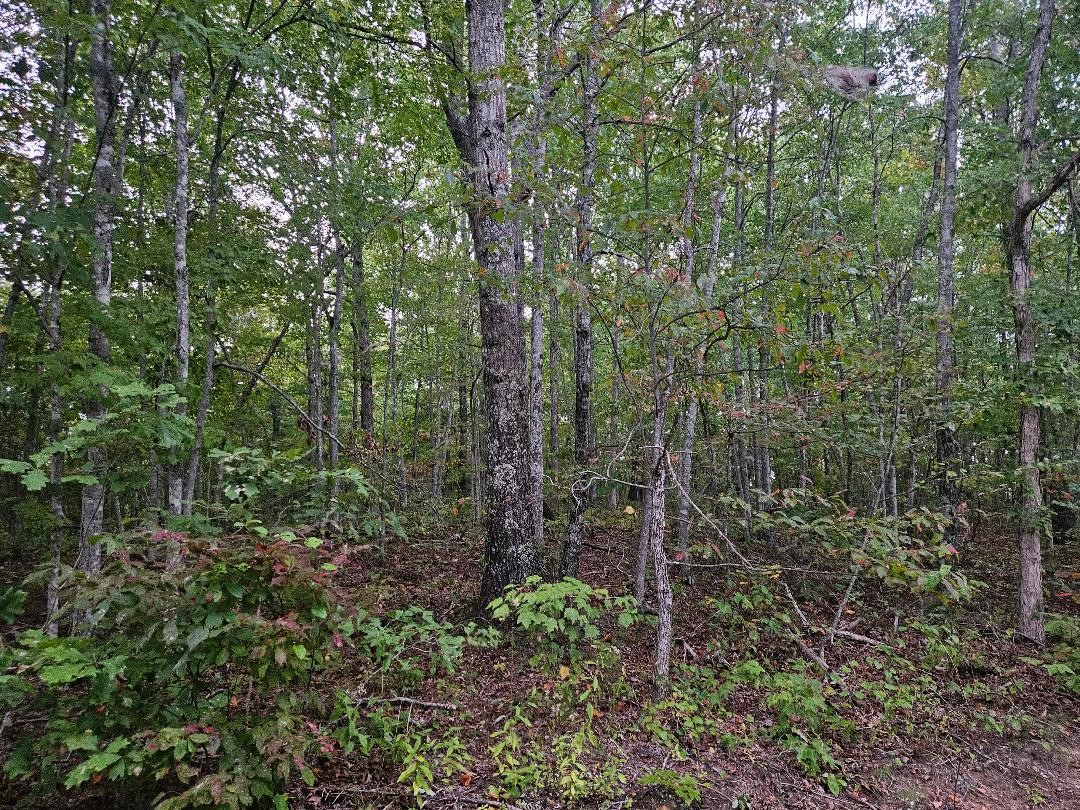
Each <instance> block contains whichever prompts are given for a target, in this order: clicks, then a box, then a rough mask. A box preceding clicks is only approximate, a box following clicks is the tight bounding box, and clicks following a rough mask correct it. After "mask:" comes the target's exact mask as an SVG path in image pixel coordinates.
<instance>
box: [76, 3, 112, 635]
mask: <svg viewBox="0 0 1080 810" xmlns="http://www.w3.org/2000/svg"><path fill="white" fill-rule="evenodd" d="M90 11H91V14H92V16H93V20H94V21H93V24H92V25H91V28H90V85H91V90H92V96H93V102H94V134H95V158H94V166H93V182H94V218H93V233H94V249H93V255H92V258H91V269H90V294H91V296H92V297H93V299H94V314H93V316H92V317H91V319H90V336H89V347H90V353H91V354H92V355H93V356H94V357H95V359H96V360H97V361H98V362H99V363H102V364H106V363H108V362H109V357H110V347H109V337H108V335H107V334H106V333H105V328H104V324H103V322H104V320H105V319H106V318H107V317H108V311H109V304H110V301H111V298H112V260H113V216H114V213H115V202H114V200H115V197H116V193H117V191H118V188H117V167H116V166H115V165H114V161H115V158H116V107H117V103H116V76H115V75H114V73H113V63H112V45H111V43H110V41H109V28H110V23H111V20H110V17H111V15H112V2H111V0H91V4H90ZM105 396H106V391H105V390H104V388H103V389H102V390H100V391H99V392H98V394H97V395H96V396H93V395H92V396H90V397H89V398H88V399H87V402H86V405H85V412H86V417H87V419H88V420H90V421H94V422H97V421H100V420H101V419H102V417H104V416H105ZM86 456H87V467H88V473H89V474H90V475H92V476H93V477H94V478H95V479H96V480H95V482H94V483H93V484H86V485H85V486H84V487H83V491H82V504H81V518H80V522H79V556H78V559H77V561H76V563H75V567H76V568H77V569H78V570H80V571H82V572H84V573H85V574H87V575H90V576H92V575H94V574H97V573H98V571H99V570H100V569H101V546H100V545H99V544H98V541H97V538H98V536H99V535H100V534H101V531H102V526H103V522H104V515H105V480H104V479H105V472H106V454H105V448H103V447H100V446H93V447H90V448H89V449H88V450H87V452H86ZM88 618H89V617H88V616H82V617H75V623H76V624H80V623H84V622H85V621H87V620H88Z"/></svg>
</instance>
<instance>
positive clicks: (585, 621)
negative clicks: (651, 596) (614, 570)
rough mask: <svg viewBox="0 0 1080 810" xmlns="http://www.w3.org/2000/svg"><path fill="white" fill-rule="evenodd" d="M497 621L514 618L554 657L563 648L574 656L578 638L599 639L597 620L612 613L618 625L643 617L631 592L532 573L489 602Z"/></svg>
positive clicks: (571, 578) (515, 621)
mask: <svg viewBox="0 0 1080 810" xmlns="http://www.w3.org/2000/svg"><path fill="white" fill-rule="evenodd" d="M488 608H489V610H490V611H491V616H492V618H494V619H497V620H509V619H511V618H512V619H513V622H514V624H516V625H517V626H518V627H520V628H522V629H523V630H524V631H525V633H526V635H527V636H528V637H529V638H530V639H531V640H532V641H534V642H535V643H536V644H538V645H540V646H541V648H542V649H543V650H545V651H547V652H549V653H551V654H553V655H554V656H555V657H558V656H559V654H560V653H561V652H562V651H566V652H567V653H568V654H570V655H571V656H573V655H574V654H575V653H576V652H577V645H578V643H579V642H582V641H585V642H595V641H597V640H598V639H599V638H600V627H599V626H598V622H599V621H600V618H601V616H603V615H605V614H609V615H610V614H614V615H615V618H616V621H617V623H618V625H619V626H620V627H630V626H631V625H632V624H634V623H635V622H636V621H638V620H639V619H640V618H641V613H640V611H639V610H638V606H637V602H636V600H635V599H634V598H633V597H632V596H612V595H611V594H609V593H608V591H607V589H606V588H593V587H591V586H589V585H586V584H585V583H584V582H582V581H581V580H579V579H574V578H573V577H565V578H564V579H561V580H559V581H558V582H542V581H541V580H540V577H537V576H532V577H529V578H528V579H527V580H525V582H524V584H522V585H510V586H509V587H507V589H506V591H505V593H503V595H502V596H500V597H497V598H495V599H493V600H492V601H491V604H490V605H488Z"/></svg>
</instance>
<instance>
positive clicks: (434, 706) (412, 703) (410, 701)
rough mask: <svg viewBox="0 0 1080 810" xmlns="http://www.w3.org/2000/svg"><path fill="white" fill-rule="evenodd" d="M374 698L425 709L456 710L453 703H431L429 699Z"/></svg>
mask: <svg viewBox="0 0 1080 810" xmlns="http://www.w3.org/2000/svg"><path fill="white" fill-rule="evenodd" d="M374 700H381V701H383V702H384V703H405V704H407V705H409V706H422V707H423V708H425V709H446V710H447V711H452V712H456V711H457V710H458V707H457V704H455V703H433V702H432V701H429V700H417V699H416V698H410V697H396V696H395V697H388V698H374Z"/></svg>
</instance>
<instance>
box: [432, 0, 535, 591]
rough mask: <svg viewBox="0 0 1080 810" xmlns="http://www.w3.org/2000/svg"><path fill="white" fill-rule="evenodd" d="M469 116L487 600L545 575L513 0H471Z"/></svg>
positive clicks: (466, 146) (458, 139) (457, 130)
mask: <svg viewBox="0 0 1080 810" xmlns="http://www.w3.org/2000/svg"><path fill="white" fill-rule="evenodd" d="M466 22H467V25H468V34H469V71H470V74H471V77H472V85H471V89H470V93H469V117H468V120H467V122H465V121H462V120H461V118H460V116H459V114H458V113H457V112H456V110H455V109H454V108H452V107H451V106H450V105H449V104H447V105H445V106H444V111H445V112H446V116H447V123H448V125H449V126H450V130H451V134H452V135H453V136H454V142H455V144H456V145H457V146H458V150H459V152H460V154H461V158H462V160H463V161H464V162H465V164H466V165H467V166H468V167H469V168H470V171H471V173H472V190H473V198H474V199H473V202H472V204H471V206H470V210H469V224H470V226H471V229H472V235H473V249H474V252H475V255H476V260H477V263H478V265H479V278H480V280H479V298H480V337H481V367H482V376H483V381H484V407H485V410H486V417H487V461H488V465H487V466H488V469H487V491H486V493H485V496H486V501H487V504H486V505H487V520H486V523H487V525H486V529H487V539H486V543H485V548H484V571H483V577H482V581H481V586H480V601H481V605H482V606H483V605H486V604H487V602H488V601H490V600H491V599H493V598H494V597H496V596H498V595H499V594H500V593H502V591H503V589H504V588H505V587H506V586H507V585H509V584H511V583H515V582H521V581H523V580H524V579H525V578H526V577H529V576H532V575H534V574H539V573H540V559H539V554H538V549H537V546H536V538H535V534H534V532H533V525H532V516H531V512H530V509H529V464H528V451H529V435H528V419H527V412H526V377H525V342H524V335H523V332H522V318H521V311H520V309H519V308H518V303H517V299H518V296H517V283H518V274H517V268H516V266H515V261H514V232H515V228H517V227H520V223H519V222H517V221H514V220H512V219H510V218H508V217H502V216H499V217H496V216H494V214H495V213H496V212H497V211H500V210H502V209H504V208H505V206H506V203H507V202H508V200H509V192H510V161H509V153H508V146H509V144H508V142H507V135H508V132H507V119H506V85H505V83H504V80H503V78H502V77H501V75H500V71H501V68H502V67H503V65H504V64H505V61H506V27H505V26H506V20H505V5H504V3H503V0H470V2H469V3H467V5H466Z"/></svg>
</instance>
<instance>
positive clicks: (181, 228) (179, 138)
mask: <svg viewBox="0 0 1080 810" xmlns="http://www.w3.org/2000/svg"><path fill="white" fill-rule="evenodd" d="M169 79H170V84H171V89H172V105H173V118H174V126H175V130H176V132H175V135H176V191H175V195H174V198H173V276H174V280H175V285H176V358H175V362H176V368H175V370H174V375H173V384H174V385H175V386H176V391H177V393H178V394H179V395H180V401H179V402H178V403H177V405H176V414H177V416H180V417H184V416H187V395H188V376H189V370H190V365H191V306H190V296H189V278H188V253H187V235H188V115H187V97H186V96H185V93H184V57H183V56H182V55H181V54H180V52H179V51H174V52H173V53H172V55H171V56H170V59H169ZM185 472H186V464H184V462H183V461H177V462H175V463H174V464H172V465H170V468H169V488H168V505H169V513H170V514H172V515H180V514H182V513H183V501H184V474H185ZM177 561H178V560H177V557H176V551H175V549H170V550H169V551H168V553H167V556H166V563H167V565H168V566H170V567H171V566H174V565H175V564H176V563H177Z"/></svg>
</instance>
